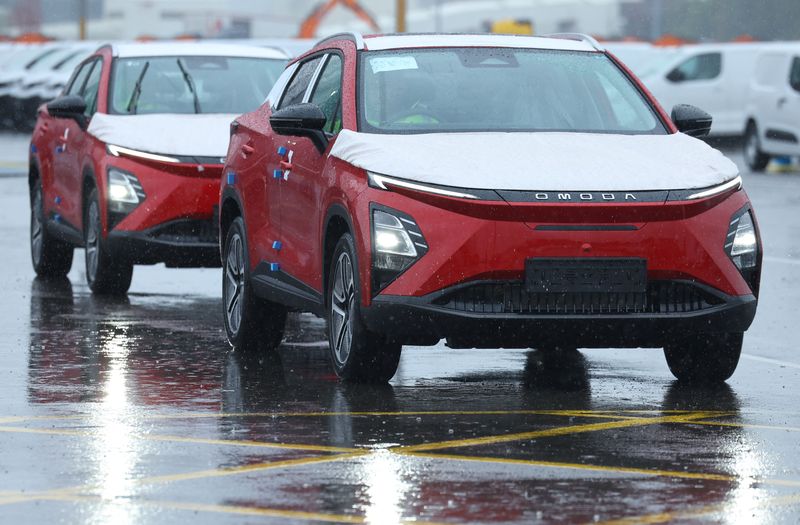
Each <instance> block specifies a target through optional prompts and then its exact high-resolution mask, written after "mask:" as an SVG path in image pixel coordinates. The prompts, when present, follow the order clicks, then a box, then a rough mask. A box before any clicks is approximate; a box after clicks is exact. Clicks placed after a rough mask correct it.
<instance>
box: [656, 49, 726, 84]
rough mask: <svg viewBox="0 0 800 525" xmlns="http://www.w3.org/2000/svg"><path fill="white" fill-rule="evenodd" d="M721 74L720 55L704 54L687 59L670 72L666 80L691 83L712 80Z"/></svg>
mask: <svg viewBox="0 0 800 525" xmlns="http://www.w3.org/2000/svg"><path fill="white" fill-rule="evenodd" d="M721 72H722V53H705V54H703V55H697V56H694V57H692V58H689V59H687V60H686V61H684V62H683V63H682V64H681V65H679V66H678V67H676V68H675V69H673V70H672V71H670V73H669V74H668V75H667V80H670V81H672V82H691V81H695V80H713V79H715V78H717V77H718V76H719V74H720V73H721Z"/></svg>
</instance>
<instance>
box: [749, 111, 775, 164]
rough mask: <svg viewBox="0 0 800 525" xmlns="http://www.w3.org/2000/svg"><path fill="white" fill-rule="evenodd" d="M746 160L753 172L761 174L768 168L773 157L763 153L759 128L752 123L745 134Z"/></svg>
mask: <svg viewBox="0 0 800 525" xmlns="http://www.w3.org/2000/svg"><path fill="white" fill-rule="evenodd" d="M744 160H745V162H746V163H747V166H748V167H749V168H750V170H751V171H755V172H761V171H764V169H765V168H766V167H767V164H769V161H770V160H771V157H770V156H769V155H767V154H766V153H764V152H763V151H761V139H759V138H758V127H757V126H756V125H755V124H753V123H751V124H750V125H749V126H747V131H745V134H744Z"/></svg>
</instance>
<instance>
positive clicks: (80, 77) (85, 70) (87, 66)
mask: <svg viewBox="0 0 800 525" xmlns="http://www.w3.org/2000/svg"><path fill="white" fill-rule="evenodd" d="M93 65H94V62H84V64H83V65H81V66H79V68H78V71H77V72H76V73H75V74H74V75H73V76H72V82H70V84H69V87H68V88H67V89H66V91H64V94H65V95H80V94H81V91H82V90H83V85H84V84H85V83H86V77H88V76H89V73H90V72H91V70H92V66H93Z"/></svg>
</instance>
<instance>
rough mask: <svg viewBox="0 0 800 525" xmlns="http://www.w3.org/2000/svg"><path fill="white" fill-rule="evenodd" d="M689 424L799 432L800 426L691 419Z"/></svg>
mask: <svg viewBox="0 0 800 525" xmlns="http://www.w3.org/2000/svg"><path fill="white" fill-rule="evenodd" d="M690 424H691V425H706V426H712V427H714V426H719V427H737V428H753V429H762V430H785V431H787V432H800V427H782V426H778V425H758V424H755V423H733V422H729V421H692V422H691V423H690Z"/></svg>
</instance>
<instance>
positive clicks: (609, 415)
mask: <svg viewBox="0 0 800 525" xmlns="http://www.w3.org/2000/svg"><path fill="white" fill-rule="evenodd" d="M686 413H690V412H688V411H686ZM526 415H531V416H563V417H587V418H593V417H596V418H599V419H626V418H630V417H631V416H621V415H615V414H613V411H605V410H603V411H598V412H593V411H591V410H422V411H409V412H399V411H385V412H380V411H378V412H369V411H367V412H227V413H226V412H184V413H178V414H149V415H143V416H142V417H141V419H143V420H158V419H166V420H172V419H206V418H209V419H225V418H232V417H241V418H248V417H252V418H280V417H346V416H352V417H369V416H374V417H403V416H409V417H413V416H526ZM89 417H91V416H90V415H89V414H74V415H53V416H18V417H11V418H9V422H18V421H60V420H80V419H86V418H89ZM4 422H6V421H5V419H3V418H0V423H4Z"/></svg>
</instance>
